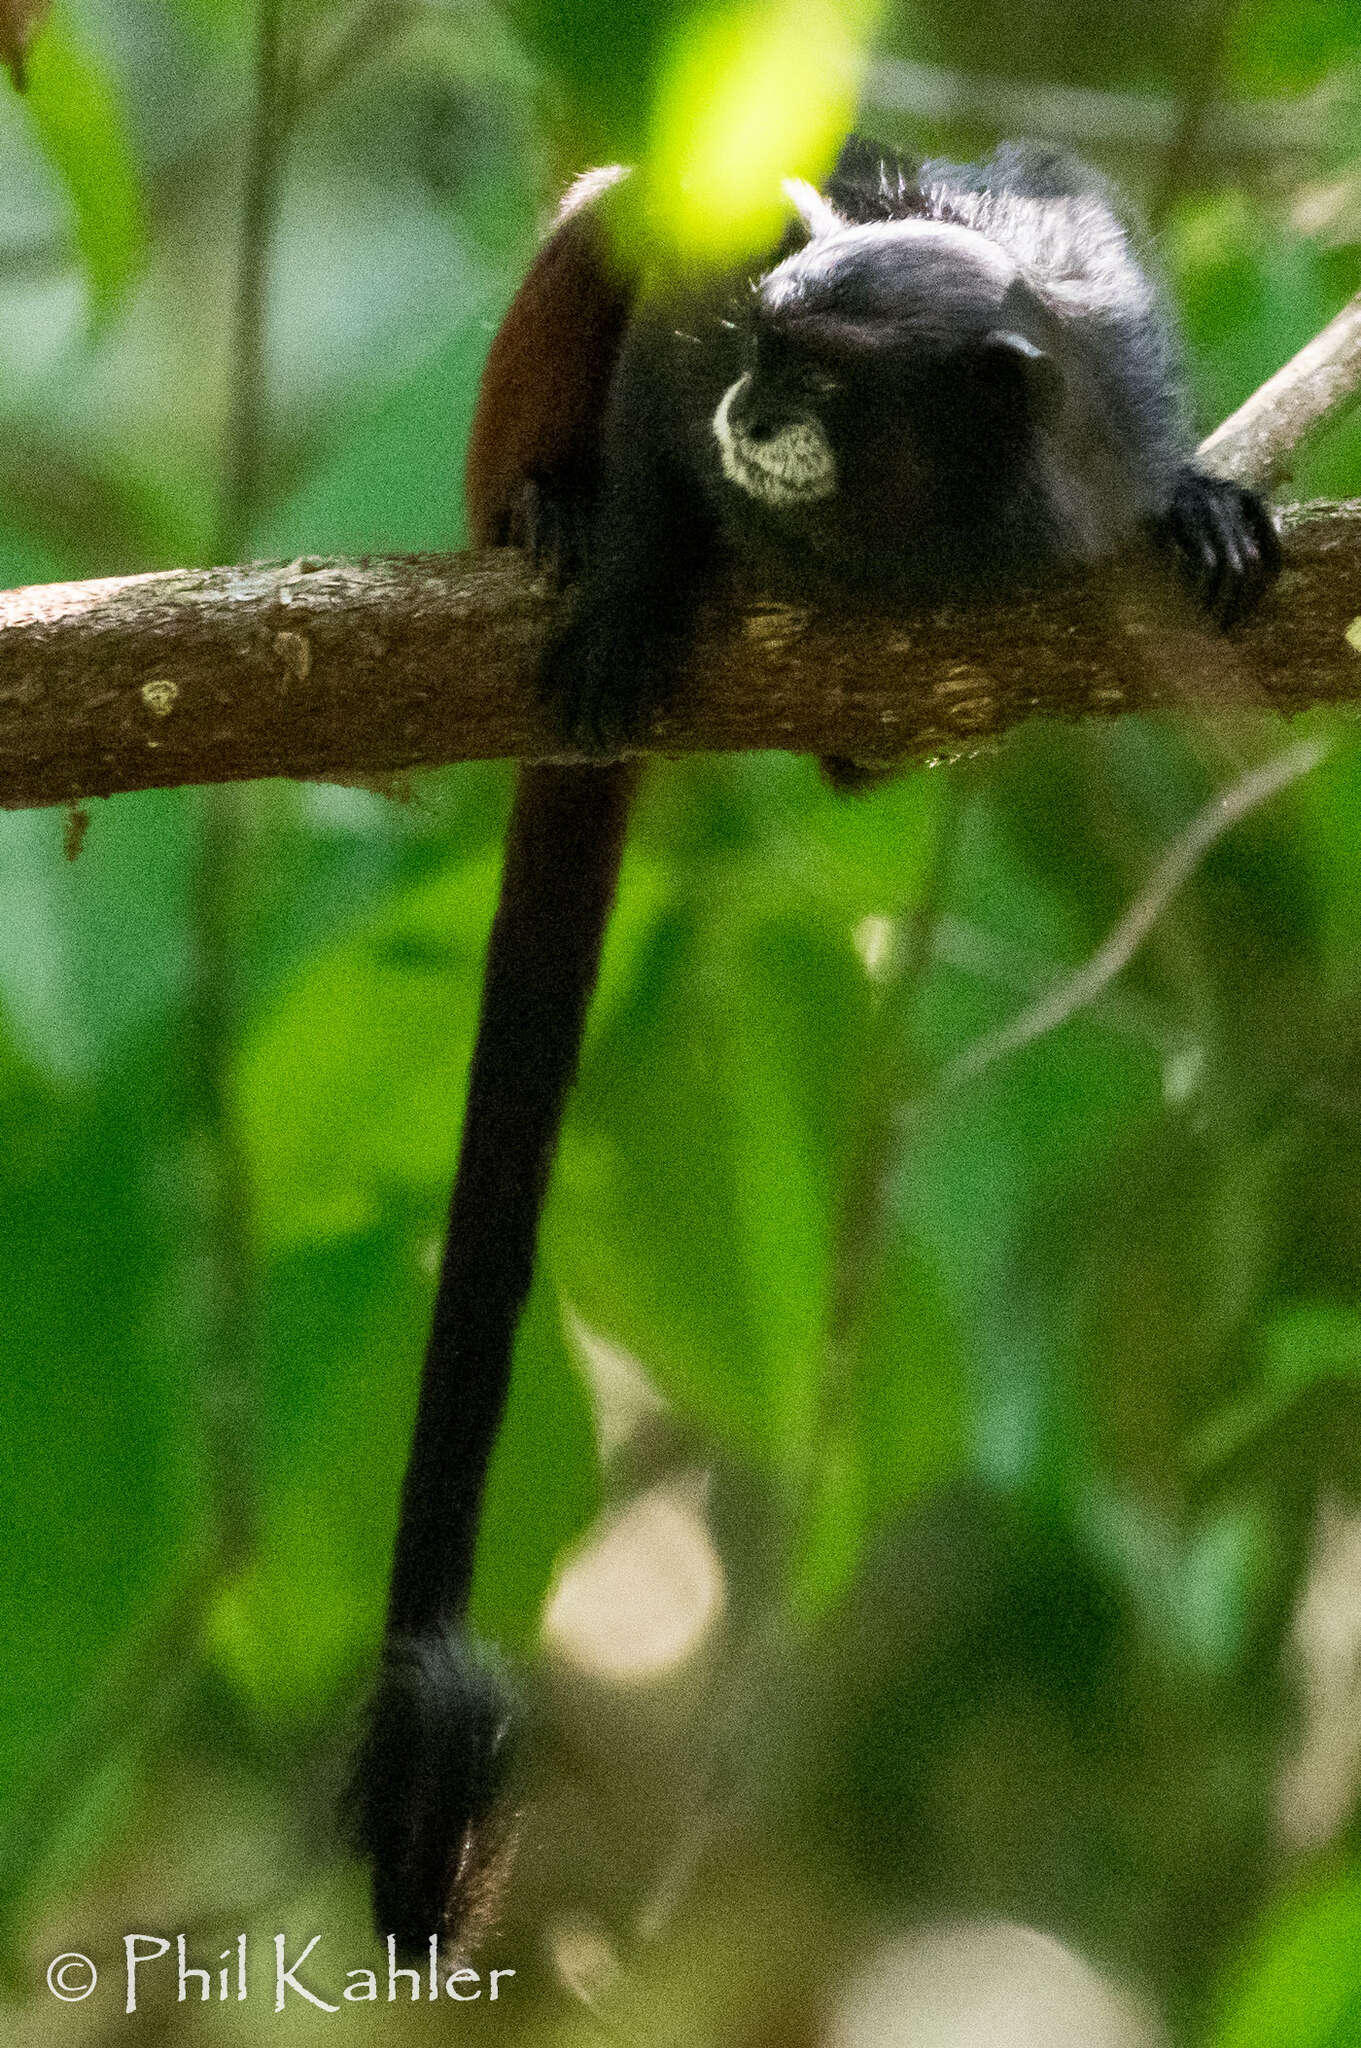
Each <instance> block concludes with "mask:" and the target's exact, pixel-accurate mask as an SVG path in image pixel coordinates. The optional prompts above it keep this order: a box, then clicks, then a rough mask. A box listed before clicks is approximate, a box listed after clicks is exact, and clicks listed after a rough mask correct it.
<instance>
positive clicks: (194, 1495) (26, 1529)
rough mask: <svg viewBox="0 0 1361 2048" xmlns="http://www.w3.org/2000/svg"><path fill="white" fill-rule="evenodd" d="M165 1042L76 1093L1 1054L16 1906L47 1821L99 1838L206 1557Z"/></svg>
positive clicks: (0, 1788) (10, 1896) (8, 1666)
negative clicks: (111, 1768)
mask: <svg viewBox="0 0 1361 2048" xmlns="http://www.w3.org/2000/svg"><path fill="white" fill-rule="evenodd" d="M170 1042H171V1041H170V1035H169V1034H168V1033H160V1032H158V1033H156V1034H155V1035H154V1036H151V1037H149V1038H148V1039H147V1040H145V1041H144V1042H143V1043H142V1044H141V1045H140V1046H139V1048H138V1053H137V1057H136V1059H135V1060H132V1061H130V1062H127V1061H125V1062H124V1063H123V1064H121V1065H120V1066H119V1067H118V1068H117V1069H116V1070H115V1071H114V1072H113V1073H111V1074H110V1075H109V1076H108V1077H106V1078H105V1079H104V1080H103V1081H102V1083H101V1085H100V1086H99V1087H98V1088H97V1089H90V1090H86V1091H82V1092H81V1093H79V1094H76V1093H73V1092H71V1091H69V1090H67V1089H56V1088H54V1087H51V1086H49V1085H47V1084H44V1083H42V1082H39V1081H38V1080H36V1079H35V1078H34V1076H33V1075H32V1073H31V1071H29V1070H27V1069H25V1067H23V1066H22V1065H20V1064H19V1063H18V1062H17V1061H16V1060H15V1058H14V1055H13V1053H12V1051H11V1050H10V1049H9V1047H8V1045H6V1046H5V1047H4V1049H3V1053H0V1157H3V1158H4V1160H5V1161H6V1170H5V1173H4V1175H3V1178H0V1298H3V1301H4V1304H5V1307H4V1315H3V1317H0V1373H2V1374H3V1383H4V1385H5V1388H6V1395H5V1452H4V1456H3V1457H2V1458H0V1530H3V1533H4V1554H5V1570H4V1573H3V1574H2V1575H0V1628H3V1630H4V1640H5V1643H6V1651H5V1656H4V1659H3V1661H2V1662H0V1726H3V1728H4V1734H5V1739H4V1742H3V1744H0V1843H3V1844H4V1863H5V1871H4V1875H3V1877H2V1878H0V1898H2V1899H3V1901H4V1903H5V1905H6V1906H10V1905H12V1904H13V1901H14V1898H15V1895H16V1893H17V1892H18V1890H19V1889H21V1888H22V1887H23V1886H24V1885H25V1884H27V1883H29V1882H31V1881H32V1880H33V1878H34V1876H35V1874H36V1873H37V1872H38V1871H39V1870H41V1869H43V1868H45V1867H46V1866H47V1864H48V1861H49V1858H50V1855H51V1850H52V1842H53V1837H54V1833H55V1832H56V1831H58V1830H60V1829H62V1828H67V1854H68V1856H69V1857H73V1858H76V1859H77V1860H79V1861H83V1860H84V1859H85V1858H88V1856H89V1855H91V1854H93V1853H94V1852H95V1851H96V1850H97V1849H98V1848H99V1847H101V1846H102V1841H101V1839H100V1838H99V1836H98V1834H97V1832H96V1833H92V1832H91V1830H92V1829H93V1826H94V1822H93V1819H91V1821H90V1826H89V1827H88V1828H85V1827H74V1817H75V1816H76V1815H77V1814H79V1813H80V1812H81V1811H86V1812H87V1813H88V1814H89V1815H90V1816H94V1815H96V1814H103V1815H104V1817H105V1819H108V1818H110V1817H111V1815H112V1813H113V1811H114V1808H112V1807H109V1806H107V1805H105V1804H104V1803H102V1802H99V1801H95V1802H94V1804H93V1805H91V1804H90V1803H89V1794H90V1788H91V1784H92V1781H93V1779H94V1778H95V1777H96V1776H97V1775H98V1774H99V1773H100V1772H101V1771H102V1770H103V1768H104V1766H105V1765H106V1764H107V1763H108V1762H109V1761H110V1759H111V1757H112V1756H113V1754H114V1752H115V1751H116V1750H118V1749H119V1748H120V1747H121V1746H122V1745H123V1744H124V1743H125V1742H126V1741H128V1740H129V1739H132V1740H133V1741H134V1742H135V1741H136V1740H137V1739H138V1738H137V1730H138V1729H142V1730H143V1731H149V1730H150V1728H151V1726H152V1720H153V1719H154V1717H150V1718H149V1717H148V1715H147V1713H146V1693H147V1688H148V1687H150V1689H151V1691H152V1693H153V1695H154V1696H157V1697H160V1696H165V1697H167V1698H168V1697H169V1693H168V1690H167V1689H168V1688H169V1686H170V1685H171V1680H172V1674H173V1673H177V1672H182V1671H183V1670H184V1669H185V1664H184V1654H183V1652H184V1644H183V1640H182V1633H181V1634H180V1635H176V1636H174V1637H170V1636H163V1637H158V1636H157V1628H158V1624H159V1622H160V1621H161V1620H163V1619H164V1618H165V1617H166V1615H167V1613H168V1611H169V1610H170V1609H171V1608H172V1606H173V1605H174V1604H175V1603H177V1602H180V1601H182V1600H183V1599H184V1597H185V1595H186V1593H187V1590H188V1589H189V1588H190V1587H191V1586H192V1585H193V1583H194V1582H195V1581H196V1580H197V1579H198V1578H199V1576H200V1575H201V1573H202V1571H203V1569H204V1566H205V1564H206V1562H207V1560H208V1558H209V1556H210V1547H209V1546H210V1542H211V1535H212V1532H211V1529H210V1528H209V1527H208V1526H207V1515H206V1512H205V1501H206V1493H205V1487H204V1484H203V1444H202V1438H201V1423H200V1405H199V1394H200V1389H199V1388H198V1387H197V1386H196V1384H195V1382H194V1377H193V1371H192V1351H191V1350H190V1349H189V1347H187V1346H186V1343H185V1334H186V1323H187V1320H188V1319H187V1318H186V1316H185V1313H184V1302H185V1299H186V1297H188V1298H190V1299H192V1294H191V1292H190V1275H189V1271H188V1269H187V1266H186V1263H185V1260H184V1257H183V1251H182V1243H181V1233H182V1230H183V1209H184V1188H183V1185H182V1183H181V1180H180V1177H179V1175H178V1174H177V1173H176V1172H175V1171H174V1169H173V1166H172V1161H173V1160H174V1159H175V1158H176V1156H177V1155H178V1151H179V1146H180V1144H181V1143H182V1135H181V1132H180V1129H179V1127H178V1120H177V1117H176V1115H175V1113H174V1097H173V1093H172V1094H171V1096H170V1097H169V1099H167V1096H166V1092H165V1089H164V1083H163V1073H164V1062H165V1061H166V1060H167V1059H168V1057H169V1046H170ZM172 1148H173V1149H172ZM73 1191H76V1192H74V1193H73ZM132 1665H138V1666H139V1672H140V1682H139V1686H136V1687H134V1686H131V1685H130V1684H129V1683H128V1673H129V1670H130V1668H131V1666H132ZM115 1804H116V1802H115ZM73 1828H74V1831H72V1829H73Z"/></svg>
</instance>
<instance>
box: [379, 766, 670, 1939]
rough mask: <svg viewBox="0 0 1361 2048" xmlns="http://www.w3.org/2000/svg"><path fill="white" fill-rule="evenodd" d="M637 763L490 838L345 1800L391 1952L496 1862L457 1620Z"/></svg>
mask: <svg viewBox="0 0 1361 2048" xmlns="http://www.w3.org/2000/svg"><path fill="white" fill-rule="evenodd" d="M636 780H637V768H636V765H635V764H634V763H631V762H630V763H612V764H610V765H609V766H606V767H599V768H596V767H574V768H563V767H526V768H523V769H522V770H521V771H520V778H519V783H518V786H517V791H516V798H515V808H514V811H513V814H512V817H511V822H510V830H509V834H508V838H507V843H506V860H505V868H504V872H503V875H502V880H501V900H500V904H499V906H498V908H497V912H496V918H495V922H494V923H493V925H492V933H491V943H490V946H489V949H488V954H487V968H486V978H485V982H484V986H483V994H482V1015H481V1020H480V1022H479V1025H478V1033H477V1044H476V1047H475V1049H474V1052H473V1060H472V1069H471V1072H470V1075H469V1080H468V1100H467V1107H466V1110H465V1112H464V1120H463V1141H462V1148H461V1151H460V1154H459V1162H458V1172H457V1175H456V1177H455V1180H454V1193H453V1202H452V1205H451V1210H450V1218H449V1236H448V1240H447V1242H446V1244H445V1249H444V1263H443V1267H442V1269H441V1272H440V1281H439V1291H438V1294H437V1295H436V1298H435V1315H434V1323H433V1326H432V1328H431V1332H430V1344H429V1349H428V1351H427V1353H426V1360H425V1373H424V1377H423V1378H422V1381H421V1394H420V1406H419V1409H418V1412H417V1416H416V1432H415V1437H414V1440H413V1443H412V1449H411V1460H410V1463H409V1465H408V1467H407V1474H406V1483H405V1487H404V1489H403V1494H402V1509H401V1519H400V1522H399V1525H398V1530H397V1547H396V1554H395V1557H394V1561H393V1568H392V1588H391V1595H390V1599H389V1605H388V1618H387V1637H386V1641H385V1643H384V1646H383V1663H382V1671H381V1674H380V1677H379V1681H378V1686H377V1689H376V1692H375V1695H374V1699H373V1702H372V1706H371V1709H370V1717H369V1726H368V1733H367V1736H366V1738H365V1742H364V1745H363V1748H362V1751H361V1753H360V1756H359V1759H358V1763H357V1766H356V1770H355V1775H354V1781H353V1786H352V1791H351V1809H352V1813H353V1816H354V1823H355V1831H356V1833H357V1836H358V1838H359V1843H360V1846H361V1847H362V1849H363V1851H364V1853H365V1854H366V1855H367V1856H368V1857H369V1859H370V1860H371V1862H372V1866H373V1902H374V1915H375V1919H376V1922H377V1926H378V1931H379V1932H380V1934H393V1935H395V1936H396V1938H397V1946H398V1948H399V1950H401V1951H402V1952H403V1953H406V1954H414V1953H418V1952H422V1951H423V1950H424V1949H425V1946H426V1944H427V1943H428V1941H429V1938H430V1935H431V1934H432V1933H440V1934H442V1935H445V1936H447V1937H448V1938H449V1939H450V1940H452V1941H455V1942H457V1941H458V1940H460V1939H461V1938H464V1937H465V1936H466V1934H467V1932H468V1929H469V1924H470V1921H471V1920H473V1919H475V1918H476V1915H477V1908H478V1903H479V1895H480V1893H481V1892H482V1891H483V1889H484V1887H485V1883H486V1880H487V1876H488V1865H489V1863H496V1862H498V1861H499V1860H500V1856H499V1851H500V1847H501V1844H502V1841H503V1837H504V1829H503V1827H501V1826H500V1825H499V1824H498V1820H497V1803H498V1796H499V1794H500V1792H501V1789H502V1786H503V1784H504V1780H505V1775H506V1770H507V1766H508V1763H509V1758H510V1744H509V1737H508V1729H509V1713H508V1707H507V1703H506V1700H505V1698H504V1696H503V1693H502V1690H501V1687H500V1685H499V1683H498V1681H497V1679H496V1676H495V1674H494V1672H493V1671H492V1669H491V1668H490V1666H489V1665H488V1664H487V1663H486V1662H485V1661H484V1660H483V1659H482V1658H480V1657H479V1656H478V1654H477V1652H476V1651H475V1650H474V1649H473V1648H472V1647H471V1645H470V1644H469V1642H468V1641H467V1638H466V1636H465V1633H464V1626H463V1625H464V1617H465V1615H466V1611H467V1605H468V1594H469V1589H470V1587H471V1583H472V1573H473V1560H474V1555H475V1552H476V1547H477V1526H478V1519H479V1516H480V1514H481V1508H482V1493H483V1488H484V1485H485V1482H486V1476H487V1466H488V1464H489V1462H490V1459H491V1454H492V1449H493V1447H494V1445H495V1442H496V1435H497V1431H498V1429H499V1428H500V1424H501V1415H502V1411H503V1409H504V1406H505V1400H506V1392H507V1389H508V1386H509V1383H510V1368H511V1358H512V1354H513V1351H514V1345H515V1330H516V1325H517V1324H518V1322H519V1319H520V1315H521V1311H522V1310H523V1308H524V1303H525V1298H526V1296H527V1295H528V1293H529V1287H530V1282H531V1280H532V1278H533V1272H534V1250H535V1242H536V1239H537V1236H538V1226H539V1212H540V1210H541V1208H542V1206H543V1198H544V1193H545V1190H546V1188H547V1185H548V1176H549V1172H550V1170H551V1167H552V1163H553V1155H554V1152H555V1150H556V1147H557V1138H558V1127H559V1124H560V1123H561V1120H562V1110H563V1103H564V1101H565V1098H566V1095H567V1091H568V1089H569V1088H570V1086H571V1084H572V1079H573V1076H574V1075H575V1073H576V1067H577V1058H578V1053H579V1050H580V1046H581V1039H582V1033H583V1030H584V1027H585V1021H586V1011H587V1008H588V1005H589V1003H590V999H591V991H592V989H593V988H594V986H595V980H596V974H597V971H598V968H599V964H600V950H601V945H602V943H603V940H604V936H605V927H606V925H607V923H608V921H609V914H610V908H611V905H612V904H613V901H614V892H615V883H616V880H617V877H618V872H619V861H620V856H621V854H622V851H623V843H624V829H625V825H626V823H627V819H628V812H629V807H630V802H631V799H632V796H633V791H634V786H635V783H636Z"/></svg>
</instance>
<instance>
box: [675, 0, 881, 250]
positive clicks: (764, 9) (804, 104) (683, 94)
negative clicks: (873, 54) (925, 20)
mask: <svg viewBox="0 0 1361 2048" xmlns="http://www.w3.org/2000/svg"><path fill="white" fill-rule="evenodd" d="M878 15H879V0H849V4H844V0H842V4H838V0H783V4H779V5H775V6H771V5H769V4H763V0H745V4H740V5H736V6H733V5H727V6H718V7H714V8H712V9H711V10H710V11H709V12H708V13H706V14H701V15H700V16H699V17H698V18H697V19H692V20H690V21H689V22H687V24H686V27H685V30H684V32H683V36H682V38H681V39H680V40H679V41H678V43H677V46H676V48H675V51H674V53H673V55H672V58H671V61H670V63H669V65H668V66H667V67H666V70H665V72H664V75H663V79H662V84H661V89H660V92H659V94H658V100H657V111H656V117H655V126H654V141H653V147H652V150H651V152H650V162H651V165H652V171H653V178H654V185H653V194H654V205H655V209H656V225H657V229H658V231H659V233H660V234H661V235H662V236H663V237H664V238H665V240H666V241H668V242H669V243H671V244H672V245H673V246H674V247H675V248H676V249H677V250H679V251H680V253H681V254H683V255H703V256H707V257H717V258H729V257H738V256H740V255H741V254H742V253H743V252H744V251H747V250H751V249H755V248H758V247H760V246H762V245H763V244H764V243H767V242H769V241H770V240H771V239H772V238H773V236H774V234H775V233H777V232H778V229H779V223H780V221H781V219H782V217H783V215H784V212H785V211H786V210H787V209H786V203H785V201H784V199H783V197H782V194H781V190H780V186H781V181H782V180H783V179H785V178H789V177H796V176H797V177H818V176H820V175H821V174H822V173H823V172H825V171H826V169H827V167H828V165H829V164H830V162H831V160H832V158H833V156H834V154H835V152H836V146H837V143H838V142H839V140H840V139H841V137H842V135H844V133H845V131H846V129H847V128H848V127H849V125H850V122H851V117H852V114H853V112H854V108H855V103H856V98H857V94H858V89H859V83H860V75H861V70H862V67H863V62H864V55H865V49H866V45H867V43H868V40H869V37H870V34H871V32H872V30H873V28H874V26H875V23H876V21H877V19H878Z"/></svg>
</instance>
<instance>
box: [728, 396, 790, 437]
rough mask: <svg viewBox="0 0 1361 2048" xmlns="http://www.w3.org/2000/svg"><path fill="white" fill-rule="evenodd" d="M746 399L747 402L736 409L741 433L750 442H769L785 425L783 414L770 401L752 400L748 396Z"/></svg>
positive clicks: (737, 423) (737, 422)
mask: <svg viewBox="0 0 1361 2048" xmlns="http://www.w3.org/2000/svg"><path fill="white" fill-rule="evenodd" d="M744 398H745V402H744V403H742V404H741V405H739V406H737V407H735V408H734V410H735V411H736V413H737V420H736V425H737V428H738V430H739V432H740V433H741V434H742V435H743V437H744V438H745V439H746V440H748V441H769V440H770V439H771V438H772V437H773V436H774V435H776V434H778V433H779V431H780V428H781V427H782V426H783V425H784V424H785V419H784V415H783V413H782V412H781V411H780V409H779V407H778V406H777V405H774V404H772V403H771V402H770V400H769V399H762V398H757V399H752V398H751V397H750V396H749V395H746V394H744Z"/></svg>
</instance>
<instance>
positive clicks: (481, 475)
mask: <svg viewBox="0 0 1361 2048" xmlns="http://www.w3.org/2000/svg"><path fill="white" fill-rule="evenodd" d="M593 175H594V176H595V179H596V182H595V184H594V185H591V186H588V184H587V181H586V180H585V179H583V180H580V181H579V183H578V185H576V186H574V187H573V189H572V192H571V193H569V194H568V197H567V199H566V201H565V202H564V205H563V208H562V211H561V212H560V214H559V216H558V225H557V227H556V228H555V229H554V232H553V233H552V235H551V236H550V237H549V239H548V241H547V242H545V244H544V246H543V248H542V249H541V250H540V251H539V254H538V255H537V256H536V257H535V259H534V261H533V263H532V264H531V265H530V267H529V272H528V274H527V276H526V277H525V280H524V283H523V284H522V285H521V286H520V289H519V291H518V292H517V293H516V294H515V297H514V298H513V299H512V301H511V303H510V307H509V309H508V311H507V313H506V316H505V319H504V320H503V321H502V322H501V325H500V327H499V328H498V330H497V333H496V337H495V339H494V340H493V342H492V345H491V348H490V350H489V352H488V355H487V363H486V368H485V369H484V371H483V373H482V387H481V390H480V392H479V393H478V400H477V410H476V412H475V413H474V415H473V424H472V432H471V434H470V436H469V440H468V457H467V469H466V472H465V481H464V493H465V497H466V501H467V508H468V533H469V538H470V539H471V540H472V542H473V544H474V545H475V546H479V547H495V546H498V545H500V544H501V543H503V542H504V541H505V540H507V539H508V537H509V522H510V517H511V513H512V511H513V508H514V504H515V499H516V495H517V492H518V491H519V489H520V486H521V485H522V484H523V483H524V482H525V481H526V479H532V480H550V479H551V480H552V481H553V482H554V483H556V484H557V485H558V487H559V489H563V488H565V489H566V490H567V491H569V492H570V491H572V490H573V489H574V488H575V489H581V488H584V489H585V490H586V491H587V492H589V491H590V489H591V487H592V485H593V482H594V473H595V468H596V464H597V461H598V457H599V450H600V442H601V433H602V426H603V419H604V412H605V403H606V400H607V398H608V396H609V387H610V378H611V376H612V375H613V372H614V364H615V358H616V356H617V355H618V353H619V343H620V339H621V337H622V335H623V331H624V323H625V321H626V320H627V318H628V312H629V305H630V301H631V298H632V291H631V288H630V283H629V280H628V278H627V276H626V274H625V273H624V271H623V270H622V269H621V268H620V267H619V265H618V264H617V263H616V261H615V260H614V258H613V256H612V253H611V250H610V246H609V233H608V223H607V221H606V220H604V219H602V211H603V209H602V207H601V204H600V195H601V194H602V193H603V191H604V189H605V186H606V179H605V178H603V177H602V176H601V174H598V173H597V174H593ZM622 176H623V173H622V172H619V173H618V174H617V177H616V176H610V178H609V180H608V182H610V183H614V182H617V181H618V178H622Z"/></svg>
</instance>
